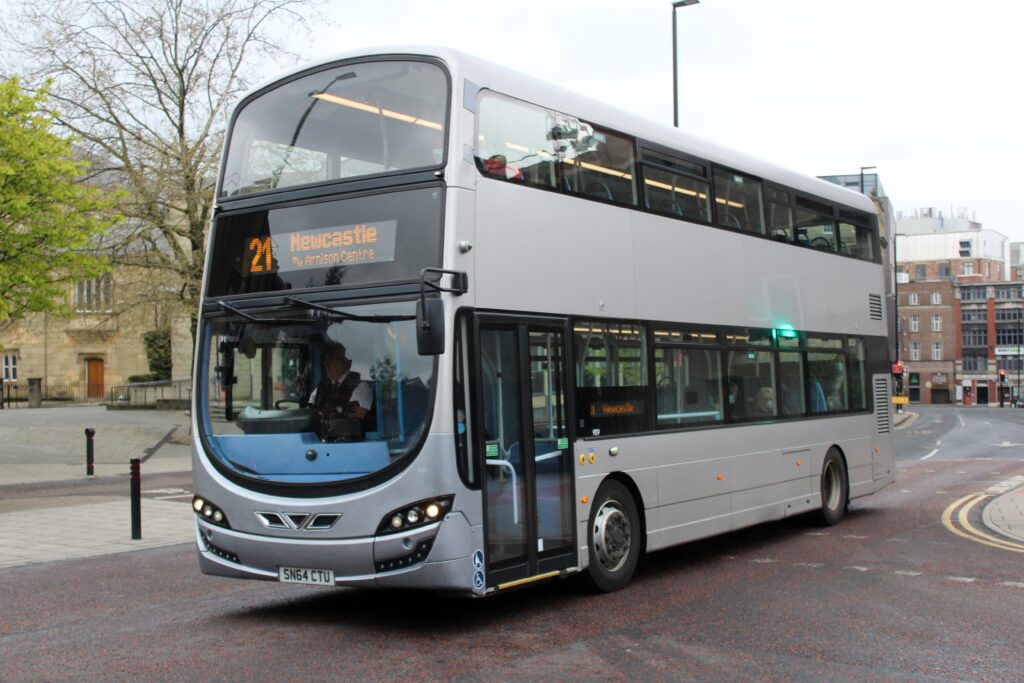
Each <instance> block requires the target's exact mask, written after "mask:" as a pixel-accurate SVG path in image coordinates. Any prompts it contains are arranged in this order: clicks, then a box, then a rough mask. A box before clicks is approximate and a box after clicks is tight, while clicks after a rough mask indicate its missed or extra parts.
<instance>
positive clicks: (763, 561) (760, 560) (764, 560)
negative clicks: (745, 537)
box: [751, 557, 778, 564]
mask: <svg viewBox="0 0 1024 683" xmlns="http://www.w3.org/2000/svg"><path fill="white" fill-rule="evenodd" d="M751 562H754V563H755V564H775V563H776V562H778V560H773V559H772V558H770V557H759V558H757V559H756V560H751Z"/></svg>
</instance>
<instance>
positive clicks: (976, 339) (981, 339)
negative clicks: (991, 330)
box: [960, 327, 988, 348]
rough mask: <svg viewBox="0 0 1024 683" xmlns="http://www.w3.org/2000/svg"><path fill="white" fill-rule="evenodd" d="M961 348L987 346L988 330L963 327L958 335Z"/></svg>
mask: <svg viewBox="0 0 1024 683" xmlns="http://www.w3.org/2000/svg"><path fill="white" fill-rule="evenodd" d="M960 343H961V346H963V347H965V348H967V347H979V346H988V330H987V329H985V328H984V327H965V328H963V331H962V332H961V334H960Z"/></svg>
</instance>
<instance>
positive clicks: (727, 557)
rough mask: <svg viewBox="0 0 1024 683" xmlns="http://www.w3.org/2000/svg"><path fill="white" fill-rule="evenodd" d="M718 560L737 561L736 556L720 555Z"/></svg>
mask: <svg viewBox="0 0 1024 683" xmlns="http://www.w3.org/2000/svg"><path fill="white" fill-rule="evenodd" d="M718 559H720V560H735V559H736V556H735V555H719V556H718Z"/></svg>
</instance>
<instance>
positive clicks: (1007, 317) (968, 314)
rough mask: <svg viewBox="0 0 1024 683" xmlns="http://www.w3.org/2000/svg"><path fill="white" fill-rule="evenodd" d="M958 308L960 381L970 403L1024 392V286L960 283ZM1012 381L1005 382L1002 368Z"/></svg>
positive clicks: (992, 402) (958, 376) (1007, 378)
mask: <svg viewBox="0 0 1024 683" xmlns="http://www.w3.org/2000/svg"><path fill="white" fill-rule="evenodd" d="M956 297H957V299H956V309H957V314H956V315H957V317H958V318H959V319H960V321H961V324H960V339H959V344H960V349H959V351H958V360H957V362H956V366H957V367H956V375H957V382H958V384H960V385H961V386H962V387H963V394H964V402H965V403H967V402H968V400H969V402H970V403H972V404H978V405H986V404H995V403H998V402H999V393H1000V391H1002V393H1003V399H1004V402H1005V401H1009V400H1012V399H1014V398H1017V397H1019V396H1020V395H1021V393H1020V386H1021V381H1022V374H1021V370H1022V368H1021V357H1022V355H1024V335H1022V320H1021V318H1022V304H1024V297H1022V286H1021V285H1020V284H1019V283H1015V282H996V283H981V284H966V283H965V284H958V285H957V286H956ZM1000 370H1003V371H1005V374H1006V382H1005V383H1004V384H1002V385H1000V383H999V371H1000Z"/></svg>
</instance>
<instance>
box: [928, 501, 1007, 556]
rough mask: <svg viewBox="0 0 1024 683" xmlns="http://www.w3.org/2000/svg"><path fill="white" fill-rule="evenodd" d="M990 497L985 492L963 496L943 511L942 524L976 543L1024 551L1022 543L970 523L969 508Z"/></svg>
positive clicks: (971, 508)
mask: <svg viewBox="0 0 1024 683" xmlns="http://www.w3.org/2000/svg"><path fill="white" fill-rule="evenodd" d="M991 497H992V496H991V495H989V494H987V493H971V494H969V495H966V496H964V497H963V498H961V499H960V500H958V501H956V502H955V503H953V504H952V505H950V506H949V507H948V508H946V509H945V510H944V511H943V513H942V525H943V526H944V527H946V528H947V529H949V530H950V531H951V532H953V533H954V534H956V535H957V536H962V537H963V538H966V539H969V540H971V541H974V542H976V543H981V544H983V545H987V546H991V547H993V548H999V549H1000V550H1009V551H1010V552H1012V553H1024V545H1022V544H1020V543H1014V542H1013V541H1009V540H1006V539H1004V538H999V537H996V536H992V535H990V534H986V533H985V532H984V531H981V530H980V529H978V528H977V527H975V526H974V525H973V524H971V522H970V519H969V515H970V513H971V510H973V509H974V508H975V507H977V505H978V504H979V503H982V502H984V501H986V500H988V499H989V498H991ZM954 517H955V521H954Z"/></svg>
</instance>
